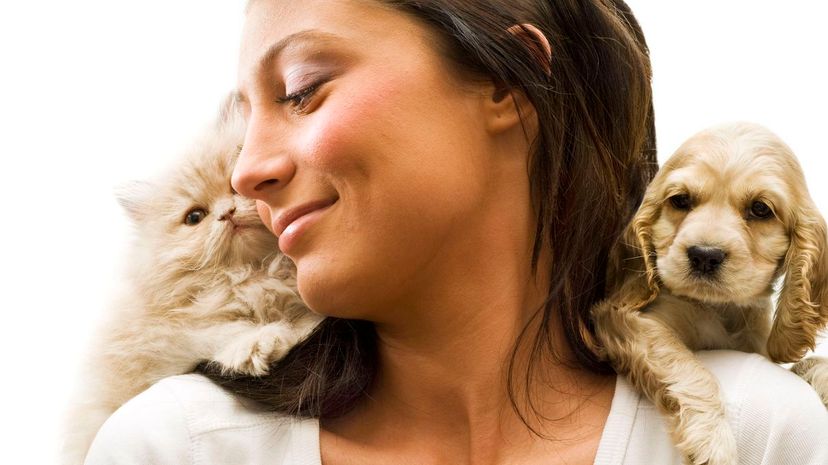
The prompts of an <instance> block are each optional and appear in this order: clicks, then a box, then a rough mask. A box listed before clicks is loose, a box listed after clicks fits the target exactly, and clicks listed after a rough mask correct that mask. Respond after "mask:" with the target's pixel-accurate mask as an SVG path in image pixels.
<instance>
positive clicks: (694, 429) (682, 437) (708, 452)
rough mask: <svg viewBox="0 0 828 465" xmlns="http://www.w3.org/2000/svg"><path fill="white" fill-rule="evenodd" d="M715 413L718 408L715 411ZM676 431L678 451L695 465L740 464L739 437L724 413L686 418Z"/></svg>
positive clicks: (695, 413)
mask: <svg viewBox="0 0 828 465" xmlns="http://www.w3.org/2000/svg"><path fill="white" fill-rule="evenodd" d="M712 410H713V411H714V412H715V408H714V409H712ZM682 420H683V421H682V422H681V425H680V427H679V428H677V429H676V430H675V431H674V435H675V436H676V439H677V446H678V448H679V449H680V450H681V451H682V452H684V453H685V454H686V456H687V457H688V459H686V463H688V464H692V465H737V464H738V462H739V461H738V458H737V446H736V437H735V435H734V434H733V430H732V429H731V428H730V424H728V422H727V419H726V418H725V416H724V413H723V412H719V413H713V412H704V413H701V412H699V411H696V412H694V413H693V414H692V415H686V416H685V417H684V418H683V419H682Z"/></svg>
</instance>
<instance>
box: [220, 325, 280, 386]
mask: <svg viewBox="0 0 828 465" xmlns="http://www.w3.org/2000/svg"><path fill="white" fill-rule="evenodd" d="M294 339H295V338H294V337H293V335H292V331H291V330H290V328H289V327H287V326H285V325H283V324H280V323H271V324H269V325H266V326H261V327H257V328H253V329H251V330H250V331H249V332H247V333H244V334H241V335H239V336H238V337H237V338H236V339H235V340H234V341H233V342H232V343H230V344H229V345H227V346H226V347H224V348H222V349H221V350H220V351H219V352H218V353H217V354H216V356H215V357H214V358H213V361H214V362H215V363H218V364H219V365H220V366H221V368H222V371H223V372H225V373H240V374H245V375H251V376H262V375H266V374H267V373H268V370H269V369H270V364H271V363H272V362H275V361H276V360H279V359H281V358H282V357H284V356H285V354H287V352H288V351H289V350H290V348H291V347H292V345H293V343H292V342H291V341H293V340H294Z"/></svg>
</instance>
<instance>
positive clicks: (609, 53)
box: [200, 0, 657, 418]
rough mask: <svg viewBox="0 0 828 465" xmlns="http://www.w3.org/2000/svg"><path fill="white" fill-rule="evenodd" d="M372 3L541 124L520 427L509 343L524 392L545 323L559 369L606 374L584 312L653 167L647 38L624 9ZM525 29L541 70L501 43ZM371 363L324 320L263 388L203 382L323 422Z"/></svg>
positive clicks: (522, 48)
mask: <svg viewBox="0 0 828 465" xmlns="http://www.w3.org/2000/svg"><path fill="white" fill-rule="evenodd" d="M378 1H380V3H383V4H386V5H388V6H390V7H393V8H395V9H398V10H400V11H402V12H404V13H406V14H409V15H411V16H412V17H413V18H415V19H417V20H418V21H421V22H422V23H424V24H425V25H426V26H428V27H429V28H430V29H431V30H432V31H433V33H434V36H435V38H436V39H437V41H436V42H437V44H438V45H437V46H438V47H440V51H441V52H442V53H443V54H444V55H445V56H446V58H447V60H448V62H449V63H450V64H451V65H452V66H454V67H455V68H456V69H457V70H458V71H459V72H461V73H472V74H473V75H475V76H484V77H486V78H488V79H492V80H493V81H494V82H495V83H498V84H499V85H502V86H504V88H506V89H514V90H519V91H521V92H523V93H524V94H525V95H526V96H527V97H528V99H529V100H530V101H531V102H532V104H533V105H534V108H535V110H536V112H537V115H538V119H539V133H538V135H537V137H536V139H535V140H534V141H533V145H532V153H531V154H530V158H529V166H528V167H527V169H528V175H529V179H530V186H531V194H532V201H533V204H534V205H533V206H534V208H535V212H536V214H537V228H536V235H535V244H534V252H533V256H532V263H531V266H532V269H533V271H534V272H537V266H538V258H539V254H540V251H541V250H542V247H544V241H546V243H547V244H550V245H551V249H552V264H551V267H552V268H551V270H550V276H551V280H550V283H549V295H548V297H547V299H546V302H545V304H544V305H543V307H542V308H540V309H538V312H537V313H536V315H535V317H537V318H540V322H539V323H540V325H539V330H538V332H537V333H536V334H534V335H529V334H526V331H524V332H523V333H522V334H521V336H520V338H519V339H518V341H517V342H516V346H515V349H514V352H513V357H512V364H511V365H510V369H509V393H510V397H511V399H512V404H513V406H514V407H515V409H516V411H518V414H520V415H521V416H522V417H523V418H525V417H524V416H523V415H524V413H523V412H521V411H520V409H519V408H518V407H517V405H518V404H517V402H516V401H515V392H514V385H515V383H514V379H515V378H514V375H515V373H513V371H514V367H515V363H514V362H515V357H514V354H516V353H517V348H518V345H519V344H522V343H524V342H525V341H529V342H530V343H531V344H532V345H531V358H530V362H529V365H528V368H527V372H526V373H521V375H522V376H525V378H526V379H527V380H528V379H531V378H533V371H534V370H536V369H537V368H538V366H539V364H541V363H542V362H544V361H545V360H547V359H548V357H551V358H553V359H558V356H557V354H555V352H554V346H553V343H552V338H551V334H552V332H551V331H552V329H554V328H553V327H552V325H553V323H552V322H553V321H554V319H553V315H554V313H557V315H558V319H559V320H560V321H561V322H562V323H563V332H564V334H565V336H566V340H567V343H568V344H569V346H570V347H571V348H572V350H573V353H574V355H575V358H576V359H575V360H567V361H566V362H568V363H570V364H574V365H575V366H578V367H580V368H583V369H586V370H590V371H593V372H604V373H607V372H610V371H611V369H610V367H609V366H608V365H607V364H606V363H604V362H603V361H601V360H600V359H599V358H598V357H597V356H596V354H595V353H594V351H593V348H594V347H595V344H596V342H595V341H594V332H593V327H592V324H591V321H590V314H589V311H590V307H591V306H592V305H593V304H595V303H596V302H597V301H598V300H599V299H601V298H602V297H603V296H604V293H605V286H606V272H607V266H608V260H609V256H610V253H611V250H612V248H613V246H614V245H615V244H616V242H617V241H618V240H619V238H620V236H621V233H622V231H623V229H624V228H625V226H626V224H627V222H628V221H629V219H630V218H631V216H632V214H633V213H634V212H635V210H636V209H637V208H638V205H639V203H640V201H641V198H642V196H643V194H644V190H645V188H646V186H647V184H648V182H649V181H650V179H652V177H653V175H654V174H655V171H656V168H657V164H656V158H655V132H654V126H653V111H652V96H651V86H650V62H649V57H648V50H647V46H646V44H645V42H644V37H643V34H642V32H641V29H640V27H639V26H638V23H637V22H636V20H635V18H634V17H633V15H632V13H631V12H630V10H629V8H628V7H627V5H626V4H625V3H624V2H623V1H622V0H474V1H473V0H378ZM527 23H528V24H532V25H534V26H535V27H537V28H538V29H539V30H540V31H542V33H543V34H544V35H545V36H546V38H547V39H548V40H549V43H550V45H551V48H552V56H551V60H547V56H546V54H545V53H542V52H541V53H539V51H541V50H543V47H542V46H541V44H537V43H536V44H532V43H531V37H532V35H531V34H529V33H526V34H519V33H515V32H514V29H512V30H511V31H510V28H511V27H513V26H515V25H520V24H527ZM527 38H530V40H529V42H527ZM529 336H532V339H527V337H529ZM377 358H378V357H377V346H376V332H375V330H374V327H373V325H372V324H371V323H370V322H365V321H353V320H343V319H337V318H327V319H326V320H325V321H324V322H323V323H322V324H320V326H319V327H318V328H317V329H316V330H315V331H314V332H313V333H312V334H311V335H310V336H309V337H308V338H307V339H306V340H305V341H303V342H302V343H300V344H299V345H298V346H296V347H295V348H294V349H293V350H292V351H291V352H290V353H289V354H288V355H287V356H286V357H285V358H284V359H283V360H281V361H279V362H277V363H275V364H274V366H272V367H271V370H270V374H269V375H267V376H264V377H261V378H252V377H239V376H237V377H232V376H231V377H226V376H221V375H220V373H218V372H217V371H215V370H213V369H212V368H211V366H210V365H207V364H205V365H202V366H201V367H200V370H201V371H202V372H203V373H205V374H207V375H208V376H210V377H211V378H212V379H213V380H214V381H216V382H217V383H218V384H220V385H222V386H224V387H226V388H228V389H230V390H231V391H233V392H236V393H238V394H240V395H243V396H246V397H249V398H252V399H255V400H257V401H260V402H262V403H264V404H266V405H268V406H269V407H271V408H272V409H273V410H275V411H278V412H281V413H285V414H289V415H295V416H304V417H326V418H330V417H335V416H337V415H341V414H343V413H345V412H347V411H348V410H350V409H351V408H352V407H353V406H355V405H356V403H357V402H358V401H359V400H360V399H361V398H362V396H363V395H364V393H365V392H366V389H367V388H368V387H369V386H370V385H371V383H372V381H373V379H374V377H375V376H376V372H377V369H378V368H379V367H378V364H377ZM524 384H525V385H526V386H527V388H526V389H527V391H526V392H524V394H526V395H527V397H528V392H529V391H528V384H527V383H524ZM528 405H530V406H531V405H532V404H531V398H530V399H529V404H528Z"/></svg>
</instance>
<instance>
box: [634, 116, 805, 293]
mask: <svg viewBox="0 0 828 465" xmlns="http://www.w3.org/2000/svg"><path fill="white" fill-rule="evenodd" d="M771 136H772V135H771ZM798 186H804V180H803V179H802V175H801V170H800V169H799V166H798V164H797V162H796V160H795V159H794V158H793V156H792V155H791V154H790V151H789V149H788V148H787V147H786V146H785V145H784V144H782V143H781V141H778V140H777V139H775V137H770V136H768V134H766V133H765V132H764V130H761V128H759V129H757V128H756V127H753V126H749V127H744V126H728V127H724V128H718V129H715V130H710V131H706V132H704V133H701V134H699V135H697V136H695V137H693V138H692V139H690V140H688V141H687V142H686V143H685V144H684V145H683V146H682V147H681V148H679V150H678V151H677V152H676V154H675V155H674V156H673V157H672V158H671V160H670V161H669V162H668V163H667V164H666V165H665V167H664V168H663V169H662V171H661V172H660V173H659V175H658V176H657V178H656V179H655V180H654V182H653V184H652V185H651V186H650V191H649V192H648V194H647V197H646V198H645V203H647V202H649V204H650V210H651V213H654V214H653V216H652V222H651V224H650V228H651V229H650V238H651V242H652V247H653V248H654V252H655V254H656V257H657V258H656V268H657V271H658V276H659V277H660V279H661V282H662V283H663V285H664V286H666V287H667V288H668V289H669V290H670V291H671V292H673V293H674V294H676V295H682V296H686V297H690V298H693V299H698V300H701V301H705V302H710V303H724V302H733V303H737V304H743V305H747V304H750V303H751V301H753V300H754V299H756V298H758V297H763V298H765V297H767V296H768V295H770V293H771V292H772V284H773V281H774V279H775V278H776V277H777V276H778V275H779V274H780V273H781V265H782V263H783V261H784V259H785V255H786V253H787V251H788V247H789V245H790V234H789V232H790V231H791V230H792V228H791V227H789V225H790V224H791V216H792V214H791V213H790V211H791V208H792V207H793V206H794V205H793V204H794V203H795V202H796V199H797V197H798V196H799V195H801V194H800V192H798V191H799V190H800V188H799V187H798Z"/></svg>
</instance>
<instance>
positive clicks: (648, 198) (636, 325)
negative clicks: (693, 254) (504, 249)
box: [593, 123, 828, 465]
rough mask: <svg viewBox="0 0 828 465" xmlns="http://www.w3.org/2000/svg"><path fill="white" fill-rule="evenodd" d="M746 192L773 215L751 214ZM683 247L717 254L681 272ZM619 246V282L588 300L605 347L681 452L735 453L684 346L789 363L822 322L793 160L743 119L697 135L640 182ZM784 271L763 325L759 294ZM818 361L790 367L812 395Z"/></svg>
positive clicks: (723, 457) (818, 221) (814, 227)
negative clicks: (709, 270)
mask: <svg viewBox="0 0 828 465" xmlns="http://www.w3.org/2000/svg"><path fill="white" fill-rule="evenodd" d="M677 195H688V196H689V198H690V200H691V207H690V208H689V209H688V208H677V207H676V206H675V205H674V204H673V203H672V202H671V201H670V199H671V198H672V197H674V196H677ZM755 201H761V202H764V203H765V204H767V205H768V206H770V207H771V210H772V212H773V214H772V215H771V216H770V217H769V218H764V219H762V218H757V217H755V216H752V215H751V214H750V213H749V212H750V210H751V206H752V205H753V202H755ZM692 246H707V247H716V248H719V249H721V250H722V251H724V252H725V254H726V255H725V258H724V261H722V262H721V265H720V266H719V268H718V271H717V272H716V273H714V274H712V275H707V276H704V275H700V274H699V273H693V272H692V269H691V265H690V261H691V259H690V258H689V256H688V248H689V247H692ZM623 247H624V248H626V249H627V250H626V251H625V252H623V253H622V255H626V259H624V260H622V261H621V262H620V263H619V264H618V266H617V267H616V270H615V272H616V274H618V275H619V276H621V277H618V276H616V277H614V278H613V279H615V280H616V281H617V282H618V283H620V284H618V285H617V289H615V291H614V292H613V293H612V294H610V298H609V299H607V300H606V301H604V302H602V303H601V304H599V305H597V306H596V307H595V308H594V309H593V317H594V320H595V325H596V334H597V336H598V338H599V339H600V341H601V343H602V344H603V350H605V354H606V356H607V358H608V359H609V360H610V362H611V363H612V364H613V365H614V367H615V368H616V369H617V370H618V372H619V373H622V374H626V375H628V376H629V378H630V379H631V380H632V381H633V383H634V384H635V385H636V386H637V388H638V389H639V390H641V391H642V392H643V393H644V394H645V395H647V396H648V397H649V398H650V399H651V400H653V402H654V403H655V404H656V405H657V406H658V407H659V408H660V409H661V410H662V412H664V413H665V414H666V415H667V418H668V419H669V420H670V422H671V424H670V428H671V432H672V434H673V437H674V440H675V441H676V445H677V447H678V448H679V450H681V451H682V452H683V453H684V455H685V457H686V460H687V461H688V462H690V463H693V464H709V465H735V464H736V463H737V457H736V442H735V438H734V436H733V433H732V431H731V430H730V428H729V426H728V424H727V421H726V419H725V410H724V405H723V404H722V400H721V398H720V393H719V388H718V384H717V382H716V380H715V378H714V377H713V375H712V374H711V373H710V372H709V371H707V370H706V369H705V368H704V367H703V366H702V365H701V364H700V363H699V361H698V360H697V359H696V358H695V356H694V355H693V352H692V351H694V350H701V349H734V350H740V351H745V352H757V353H761V354H764V355H767V356H769V357H770V358H771V359H773V360H775V361H779V362H794V361H797V360H799V359H801V358H802V357H803V356H804V355H805V353H806V352H807V350H808V349H812V348H813V347H814V344H815V338H816V335H817V332H818V331H819V330H820V329H821V328H823V327H824V326H825V324H826V322H828V305H826V297H827V295H826V294H828V292H826V279H828V273H826V272H828V258H826V257H827V256H826V250H825V249H826V230H825V222H824V220H823V219H822V217H821V216H820V214H819V212H818V211H817V209H816V207H815V206H814V204H813V202H812V201H811V199H810V197H809V195H808V192H807V189H806V187H805V179H804V176H803V174H802V170H801V168H800V167H799V164H798V163H797V161H796V158H795V157H794V155H793V153H792V152H791V150H790V149H789V148H788V147H787V146H786V145H785V144H784V143H783V142H782V141H781V140H779V138H778V137H776V136H775V135H774V134H772V133H771V132H770V131H768V130H767V129H765V128H762V127H760V126H757V125H754V124H748V123H738V124H731V125H724V126H719V127H715V128H712V129H708V130H706V131H703V132H701V133H699V134H696V135H695V136H693V137H692V138H690V139H689V140H688V141H687V142H685V143H684V144H683V145H682V146H681V147H680V148H679V149H678V151H677V152H676V153H675V154H674V155H673V156H672V157H671V158H670V160H669V161H668V162H667V163H666V164H665V165H664V167H663V168H662V169H661V170H660V171H659V172H658V174H657V175H656V177H655V179H654V180H653V182H652V183H651V184H650V186H649V187H648V190H647V192H646V194H645V197H644V200H643V203H642V205H641V208H640V209H639V211H638V212H637V213H636V216H635V218H634V219H633V222H632V224H631V227H630V228H629V229H628V231H627V234H626V237H625V241H624V244H623ZM783 274H784V275H785V279H784V284H783V286H782V289H781V293H780V297H779V303H778V305H777V308H776V314H775V317H774V320H773V324H772V321H771V316H772V315H773V308H772V302H771V294H772V292H773V285H774V282H775V281H776V280H777V278H779V277H780V276H781V275H783ZM809 360H810V359H809ZM826 366H828V364H826V363H825V361H807V362H801V363H800V364H799V365H797V372H798V373H800V374H801V375H802V376H803V377H804V378H805V379H806V380H808V381H809V382H811V383H812V384H813V385H814V386H815V387H816V388H817V390H818V391H820V394H821V395H822V396H823V399H826V392H828V381H826V378H828V369H826Z"/></svg>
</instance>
